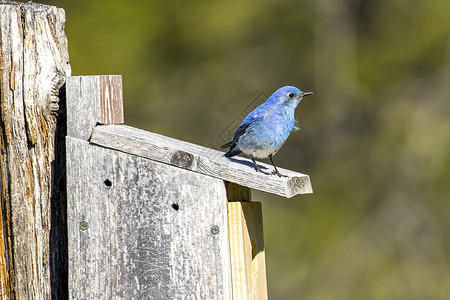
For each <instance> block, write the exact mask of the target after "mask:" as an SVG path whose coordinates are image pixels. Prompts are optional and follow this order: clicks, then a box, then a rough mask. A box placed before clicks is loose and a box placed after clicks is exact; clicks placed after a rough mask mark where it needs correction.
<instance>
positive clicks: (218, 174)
mask: <svg viewBox="0 0 450 300" xmlns="http://www.w3.org/2000/svg"><path fill="white" fill-rule="evenodd" d="M90 142H91V143H93V144H96V145H100V146H104V147H107V148H111V149H116V150H120V151H123V152H126V153H130V154H134V155H138V156H141V157H146V158H150V159H152V160H155V161H159V162H163V163H167V164H170V165H174V166H178V167H181V168H185V169H188V170H191V171H195V172H198V173H201V174H205V175H209V176H212V177H215V178H218V179H222V180H226V181H230V182H234V183H238V184H240V185H242V186H246V187H249V188H252V189H257V190H260V191H264V192H269V193H273V194H277V195H281V196H285V197H292V196H295V195H297V194H306V193H312V187H311V182H310V180H309V176H308V175H306V174H301V173H297V172H293V171H290V170H286V169H282V168H279V171H280V173H281V174H283V175H286V176H287V177H279V176H277V175H268V174H263V173H260V172H256V171H255V170H254V168H253V163H252V162H251V161H250V160H249V159H247V158H243V157H233V158H231V159H229V158H227V157H225V156H224V155H223V154H224V152H221V151H217V150H214V149H210V148H206V147H202V146H199V145H196V144H192V143H188V142H184V141H180V140H176V139H173V138H169V137H166V136H162V135H159V134H156V133H152V132H148V131H144V130H140V129H137V128H133V127H130V126H126V125H103V126H96V127H95V128H94V129H93V133H92V136H91V138H90ZM258 164H259V165H260V166H261V167H262V168H263V169H266V170H268V171H270V172H271V171H272V170H273V167H272V166H271V165H267V164H263V163H260V162H258Z"/></svg>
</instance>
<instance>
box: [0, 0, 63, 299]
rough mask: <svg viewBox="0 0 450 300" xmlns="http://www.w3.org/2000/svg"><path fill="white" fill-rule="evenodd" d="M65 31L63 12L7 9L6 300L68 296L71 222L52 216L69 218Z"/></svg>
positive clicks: (0, 141) (2, 72)
mask: <svg viewBox="0 0 450 300" xmlns="http://www.w3.org/2000/svg"><path fill="white" fill-rule="evenodd" d="M64 25H65V13H64V10H62V9H59V8H56V7H53V6H47V5H41V4H36V3H31V1H30V2H28V3H18V2H2V3H0V27H1V28H0V31H1V32H0V39H1V41H0V51H1V57H0V97H1V106H0V116H1V120H0V171H1V174H0V196H1V201H0V209H1V214H0V299H50V298H52V299H64V298H65V297H67V293H65V291H66V292H67V288H66V287H65V286H64V284H65V285H67V280H66V279H65V275H64V272H65V271H67V269H66V266H67V264H66V261H65V258H66V256H65V251H66V250H65V249H66V248H65V247H66V246H67V245H66V244H65V241H66V236H65V235H64V227H65V223H64V221H63V220H61V219H58V217H55V218H52V217H54V216H57V215H61V216H64V215H65V205H64V203H65V198H64V192H62V191H63V190H65V187H64V185H63V184H64V182H63V181H61V180H60V178H64V175H63V174H64V173H65V172H64V168H59V169H55V166H56V165H58V164H59V162H61V160H60V158H61V156H60V154H61V152H58V149H60V148H59V146H58V142H59V141H58V139H57V138H55V136H56V135H57V131H61V130H60V129H61V126H63V125H62V124H61V123H60V122H59V121H60V119H58V118H59V117H58V116H60V115H63V111H62V109H61V103H60V98H59V89H60V87H61V86H62V85H63V84H64V81H65V77H66V76H68V75H70V65H69V54H68V47H67V38H66V35H65V33H64ZM58 120H59V121H58ZM58 127H59V129H58ZM59 221H61V222H60V223H58V222H59Z"/></svg>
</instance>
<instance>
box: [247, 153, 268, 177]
mask: <svg viewBox="0 0 450 300" xmlns="http://www.w3.org/2000/svg"><path fill="white" fill-rule="evenodd" d="M249 156H250V158H251V159H252V161H253V163H254V164H255V170H256V172H261V173H264V174H269V173H267V172H264V171H263V170H261V168H260V167H259V166H258V165H257V164H256V161H255V159H254V158H253V156H251V155H249Z"/></svg>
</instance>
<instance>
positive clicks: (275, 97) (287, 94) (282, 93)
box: [269, 86, 313, 108]
mask: <svg viewBox="0 0 450 300" xmlns="http://www.w3.org/2000/svg"><path fill="white" fill-rule="evenodd" d="M312 94H313V93H312V92H302V91H301V90H300V89H298V88H296V87H295V86H283V87H282V88H279V89H278V90H277V91H276V92H275V93H273V94H272V96H270V98H269V100H271V102H272V101H273V102H274V104H279V105H287V106H291V107H294V108H295V107H296V106H297V105H298V104H299V103H300V101H301V100H302V99H303V97H305V96H308V95H312Z"/></svg>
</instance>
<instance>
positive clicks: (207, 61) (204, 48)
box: [42, 0, 450, 299]
mask: <svg viewBox="0 0 450 300" xmlns="http://www.w3.org/2000/svg"><path fill="white" fill-rule="evenodd" d="M42 2H44V3H48V4H52V5H56V6H58V7H62V8H64V9H65V11H66V18H67V24H66V33H67V36H68V39H69V50H70V59H71V66H72V74H73V75H89V74H122V75H123V81H124V98H125V99H124V101H125V120H126V123H127V124H129V125H133V126H136V127H140V128H144V129H146V130H149V131H153V132H157V133H160V134H164V135H167V136H171V137H175V138H178V139H182V140H186V141H190V142H193V143H197V144H200V145H204V146H210V147H217V146H219V145H220V144H221V143H222V141H223V134H224V132H228V131H230V130H231V131H234V129H235V127H234V126H236V125H237V124H236V122H237V121H236V120H235V118H236V117H238V118H239V121H240V120H242V118H243V117H245V114H246V113H248V112H249V111H250V110H251V109H252V108H253V107H255V106H257V105H258V104H260V103H261V102H262V101H263V100H264V99H263V98H264V97H263V96H264V95H266V96H268V95H270V94H271V93H272V92H274V91H275V90H276V89H277V88H279V87H280V86H283V85H288V84H289V85H295V86H297V87H299V88H301V89H302V90H305V91H313V92H314V93H315V94H314V96H312V97H308V98H305V100H304V101H303V102H302V103H301V104H300V105H299V107H298V109H297V112H296V116H297V118H298V119H299V121H300V122H299V125H300V127H301V128H302V129H301V130H300V131H299V132H296V133H294V134H292V135H291V136H290V138H289V139H288V141H287V143H286V144H285V145H284V147H283V148H282V150H280V152H279V153H278V154H277V155H276V157H275V161H276V162H277V164H278V165H279V166H281V167H284V168H289V169H293V170H296V171H299V172H303V173H307V174H309V175H310V176H311V180H312V183H313V188H314V194H312V195H303V196H296V197H294V198H292V199H284V198H281V197H277V196H273V195H270V194H265V193H260V192H257V191H255V192H253V199H254V200H255V201H262V202H263V212H264V231H265V242H266V259H267V276H268V287H269V296H270V299H450V298H449V297H450V296H449V295H450V264H449V262H450V256H449V254H450V228H449V227H450V203H449V200H450V199H449V198H450V184H449V183H450V182H449V181H450V180H449V177H450V121H449V116H450V102H449V101H450V97H449V96H450V17H449V16H450V2H449V1H448V0H428V1H423V0H422V1H419V0H399V1H389V0H318V1H275V0H273V1H258V2H256V1H237V0H228V1H106V0H96V1H92V0H77V1H73V0H72V1H69V0H66V1H61V0H60V1H56V0H55V1H50V0H48V1H44V0H43V1H42ZM230 127H231V129H230Z"/></svg>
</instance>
